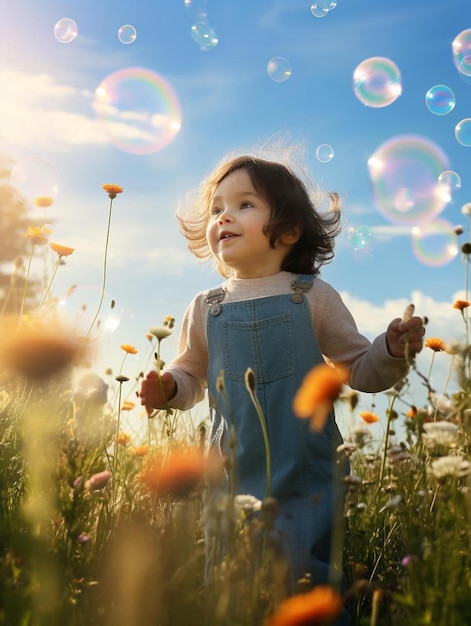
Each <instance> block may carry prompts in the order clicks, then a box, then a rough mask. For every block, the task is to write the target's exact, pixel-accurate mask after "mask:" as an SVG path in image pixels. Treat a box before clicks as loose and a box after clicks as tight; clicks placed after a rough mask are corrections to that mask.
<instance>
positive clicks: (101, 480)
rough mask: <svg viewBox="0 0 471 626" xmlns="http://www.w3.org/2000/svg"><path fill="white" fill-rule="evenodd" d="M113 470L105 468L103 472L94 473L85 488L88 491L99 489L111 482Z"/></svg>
mask: <svg viewBox="0 0 471 626" xmlns="http://www.w3.org/2000/svg"><path fill="white" fill-rule="evenodd" d="M110 479H111V472H109V471H108V470H105V471H103V472H98V473H96V474H93V476H91V477H90V478H89V479H88V480H87V482H86V483H85V489H87V490H88V491H99V490H100V489H103V488H104V487H106V485H107V484H108V483H109V482H110Z"/></svg>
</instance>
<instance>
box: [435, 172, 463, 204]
mask: <svg viewBox="0 0 471 626" xmlns="http://www.w3.org/2000/svg"><path fill="white" fill-rule="evenodd" d="M438 184H439V185H440V192H439V193H441V194H442V197H443V200H444V201H445V202H450V201H451V198H452V196H453V194H454V193H455V191H458V189H461V178H460V176H459V174H457V173H456V172H454V171H453V170H446V171H445V172H442V173H441V174H440V176H439V177H438Z"/></svg>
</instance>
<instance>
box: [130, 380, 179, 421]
mask: <svg viewBox="0 0 471 626" xmlns="http://www.w3.org/2000/svg"><path fill="white" fill-rule="evenodd" d="M160 378H161V383H159V378H158V374H157V372H156V371H155V370H152V371H150V372H149V373H148V374H147V376H146V377H145V378H144V380H143V381H142V382H141V389H140V391H139V397H140V398H141V404H142V405H143V406H145V407H146V411H147V413H152V410H153V409H162V408H165V406H166V404H167V402H168V401H169V400H171V399H172V398H173V396H174V395H175V394H176V393H177V384H176V382H175V379H174V377H173V376H172V374H171V373H170V372H164V373H163V374H162V375H161V377H160Z"/></svg>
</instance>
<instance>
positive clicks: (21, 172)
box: [10, 156, 59, 204]
mask: <svg viewBox="0 0 471 626" xmlns="http://www.w3.org/2000/svg"><path fill="white" fill-rule="evenodd" d="M10 182H11V184H12V185H13V186H14V187H15V189H16V190H17V191H18V192H19V194H20V195H21V197H22V199H23V200H24V201H25V202H27V203H29V204H34V201H35V200H36V199H37V198H41V197H45V198H52V199H54V198H55V197H56V196H57V193H58V191H59V175H58V173H57V170H56V168H55V167H54V165H53V164H52V163H51V162H50V161H48V160H47V159H45V158H43V157H39V156H29V157H24V158H22V159H19V160H18V161H17V162H16V163H15V165H14V166H13V168H12V170H11V175H10Z"/></svg>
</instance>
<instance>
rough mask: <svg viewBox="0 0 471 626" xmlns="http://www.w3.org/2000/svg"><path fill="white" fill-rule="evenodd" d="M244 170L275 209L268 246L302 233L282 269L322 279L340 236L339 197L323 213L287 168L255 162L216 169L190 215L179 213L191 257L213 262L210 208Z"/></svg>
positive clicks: (221, 267) (243, 159)
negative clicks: (208, 237) (287, 235)
mask: <svg viewBox="0 0 471 626" xmlns="http://www.w3.org/2000/svg"><path fill="white" fill-rule="evenodd" d="M240 169H245V170H247V172H248V174H249V176H250V180H251V181H252V185H253V186H254V189H255V190H256V191H257V193H259V194H260V195H261V196H263V198H265V199H266V201H267V202H268V204H269V206H270V208H271V216H270V220H269V222H268V224H267V225H266V227H265V232H266V234H267V236H268V237H269V241H270V245H271V246H272V247H273V248H274V247H275V246H276V242H277V241H278V240H279V238H280V237H281V235H283V234H284V233H287V232H293V229H296V230H298V231H299V232H300V236H299V239H298V241H297V242H296V243H295V244H294V245H293V247H292V248H291V249H290V251H289V252H288V254H287V255H286V257H285V259H284V260H283V264H282V267H281V269H282V270H284V271H287V272H293V273H296V274H298V273H300V274H318V273H319V271H320V268H321V266H322V265H324V264H325V263H328V262H329V261H331V260H332V259H333V257H334V245H335V237H336V236H337V235H338V233H339V232H340V230H341V225H340V220H341V212H340V197H339V195H338V194H337V193H335V192H331V193H329V194H328V195H329V198H330V207H329V210H328V211H326V212H324V213H320V212H319V211H318V209H317V208H316V206H315V205H314V202H313V201H312V200H311V198H310V196H309V193H308V191H307V188H306V186H305V184H304V183H303V182H302V180H301V179H300V178H299V177H298V176H297V175H296V174H295V173H294V172H293V171H292V170H291V169H290V168H289V167H287V166H286V165H284V164H282V163H278V162H276V161H267V160H265V159H260V158H257V157H253V156H239V157H236V158H234V159H231V160H230V161H227V162H225V163H223V164H222V165H220V166H219V167H217V168H216V169H215V170H214V171H213V172H212V173H211V174H210V175H209V176H208V177H207V178H206V179H205V180H203V182H202V184H201V186H200V189H199V194H198V196H197V199H196V202H195V203H194V205H193V207H192V208H191V210H190V211H189V212H188V213H186V214H185V215H182V214H181V213H180V212H177V218H178V221H179V224H180V229H181V232H182V233H183V235H184V236H185V237H186V239H187V241H188V248H189V249H190V251H191V252H192V253H193V254H194V255H195V256H196V257H198V258H200V259H208V258H211V257H212V254H211V251H210V249H209V246H208V243H207V241H206V227H207V224H208V221H209V218H210V211H209V207H210V206H211V202H212V198H213V196H214V194H215V192H216V188H217V186H218V185H219V183H220V182H221V181H222V180H224V178H226V177H227V176H229V175H230V174H232V173H233V172H236V171H237V170H240ZM215 262H216V266H217V269H218V271H219V272H220V273H221V274H222V275H223V276H225V277H229V276H230V275H231V270H230V268H229V267H227V266H226V265H225V264H224V263H222V262H220V261H219V260H218V259H216V260H215Z"/></svg>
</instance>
